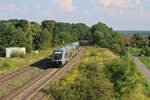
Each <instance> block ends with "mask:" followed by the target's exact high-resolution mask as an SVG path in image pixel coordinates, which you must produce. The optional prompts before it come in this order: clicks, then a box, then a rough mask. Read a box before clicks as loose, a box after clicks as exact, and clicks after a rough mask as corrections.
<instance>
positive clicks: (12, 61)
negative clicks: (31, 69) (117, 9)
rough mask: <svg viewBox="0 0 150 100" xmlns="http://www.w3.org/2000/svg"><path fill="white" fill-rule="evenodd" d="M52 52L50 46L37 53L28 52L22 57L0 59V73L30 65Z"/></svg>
mask: <svg viewBox="0 0 150 100" xmlns="http://www.w3.org/2000/svg"><path fill="white" fill-rule="evenodd" d="M51 53H52V48H50V49H47V50H41V51H39V53H38V54H35V53H30V54H27V55H26V56H25V57H24V58H6V59H1V60H0V74H6V73H8V72H12V71H14V70H16V69H19V68H21V67H24V66H27V65H30V64H32V63H34V62H36V61H38V60H41V59H43V58H45V57H47V56H49V55H51Z"/></svg>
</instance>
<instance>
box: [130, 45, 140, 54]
mask: <svg viewBox="0 0 150 100" xmlns="http://www.w3.org/2000/svg"><path fill="white" fill-rule="evenodd" d="M128 52H129V53H130V54H133V55H134V56H138V55H139V54H140V52H141V49H140V48H131V47H129V48H128Z"/></svg>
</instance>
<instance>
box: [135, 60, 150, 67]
mask: <svg viewBox="0 0 150 100" xmlns="http://www.w3.org/2000/svg"><path fill="white" fill-rule="evenodd" d="M138 58H139V60H140V61H142V62H143V63H144V64H145V65H146V66H147V68H149V69H150V57H138Z"/></svg>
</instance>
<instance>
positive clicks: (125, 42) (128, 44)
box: [123, 40, 136, 47]
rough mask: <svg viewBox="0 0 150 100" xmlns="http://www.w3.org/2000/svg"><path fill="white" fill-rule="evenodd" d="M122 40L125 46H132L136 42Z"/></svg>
mask: <svg viewBox="0 0 150 100" xmlns="http://www.w3.org/2000/svg"><path fill="white" fill-rule="evenodd" d="M123 42H124V44H125V46H132V47H135V46H136V42H135V41H133V40H124V41H123Z"/></svg>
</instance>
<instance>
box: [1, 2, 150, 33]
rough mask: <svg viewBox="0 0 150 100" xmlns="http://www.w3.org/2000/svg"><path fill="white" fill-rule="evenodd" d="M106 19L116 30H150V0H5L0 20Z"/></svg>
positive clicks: (73, 20)
mask: <svg viewBox="0 0 150 100" xmlns="http://www.w3.org/2000/svg"><path fill="white" fill-rule="evenodd" d="M8 19H27V20H29V21H36V22H39V23H40V22H42V21H43V20H46V19H47V20H55V21H57V22H69V23H85V24H87V25H88V26H92V25H93V24H96V23H97V22H103V23H105V24H107V25H108V26H109V27H112V28H113V29H114V30H150V0H1V2H0V20H8Z"/></svg>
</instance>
